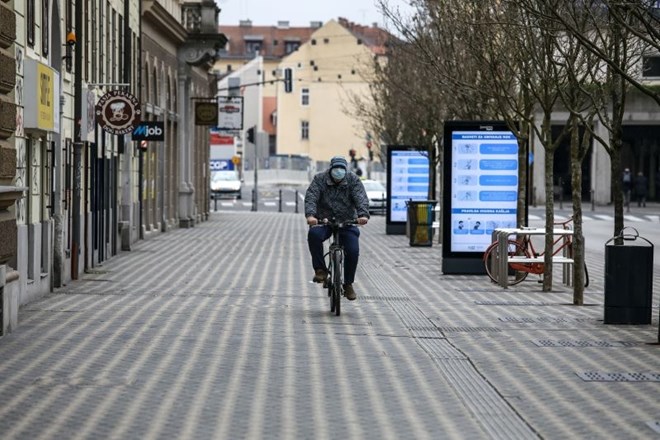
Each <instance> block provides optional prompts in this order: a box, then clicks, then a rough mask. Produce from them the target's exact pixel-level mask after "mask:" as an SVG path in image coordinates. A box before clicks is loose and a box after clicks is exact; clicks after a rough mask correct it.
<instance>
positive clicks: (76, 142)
mask: <svg viewBox="0 0 660 440" xmlns="http://www.w3.org/2000/svg"><path fill="white" fill-rule="evenodd" d="M83 5H84V3H83V2H76V6H75V8H76V16H75V26H76V34H77V35H76V39H77V40H78V41H80V42H83V41H85V35H84V34H83ZM82 55H83V51H82V50H80V49H78V50H74V83H73V101H74V105H73V113H74V121H75V124H74V135H73V219H72V220H73V221H72V223H73V224H72V232H71V235H72V237H71V278H72V279H74V280H77V279H78V272H79V271H80V269H79V265H80V217H81V216H82V213H81V200H80V198H81V194H80V193H81V191H82V176H81V172H82V170H81V167H82V159H81V156H82V148H83V141H82V127H81V125H80V122H81V120H82Z"/></svg>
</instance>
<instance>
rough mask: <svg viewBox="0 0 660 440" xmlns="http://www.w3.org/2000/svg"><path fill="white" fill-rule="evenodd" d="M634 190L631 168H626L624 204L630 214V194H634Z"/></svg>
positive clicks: (624, 173)
mask: <svg viewBox="0 0 660 440" xmlns="http://www.w3.org/2000/svg"><path fill="white" fill-rule="evenodd" d="M632 188H633V179H632V174H631V173H630V168H626V169H624V170H623V203H624V205H625V206H626V210H627V211H628V212H630V195H631V194H630V193H631V192H632Z"/></svg>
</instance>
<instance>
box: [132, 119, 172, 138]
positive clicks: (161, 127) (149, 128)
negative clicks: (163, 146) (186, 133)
mask: <svg viewBox="0 0 660 440" xmlns="http://www.w3.org/2000/svg"><path fill="white" fill-rule="evenodd" d="M132 139H133V140H134V141H164V140H165V123H164V122H163V121H151V122H141V123H139V124H138V125H137V126H136V127H135V128H134V129H133V132H132Z"/></svg>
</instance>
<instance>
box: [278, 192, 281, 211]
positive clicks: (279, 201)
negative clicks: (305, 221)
mask: <svg viewBox="0 0 660 440" xmlns="http://www.w3.org/2000/svg"><path fill="white" fill-rule="evenodd" d="M279 202H280V208H279V211H278V212H282V190H280V200H279Z"/></svg>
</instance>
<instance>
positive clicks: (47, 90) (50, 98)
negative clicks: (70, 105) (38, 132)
mask: <svg viewBox="0 0 660 440" xmlns="http://www.w3.org/2000/svg"><path fill="white" fill-rule="evenodd" d="M54 92H55V78H54V75H53V71H52V70H51V69H50V68H49V67H48V66H45V65H43V64H41V63H39V64H37V125H38V126H39V128H43V129H45V130H50V129H52V128H53V121H54V120H55V110H54V107H55V94H54Z"/></svg>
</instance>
